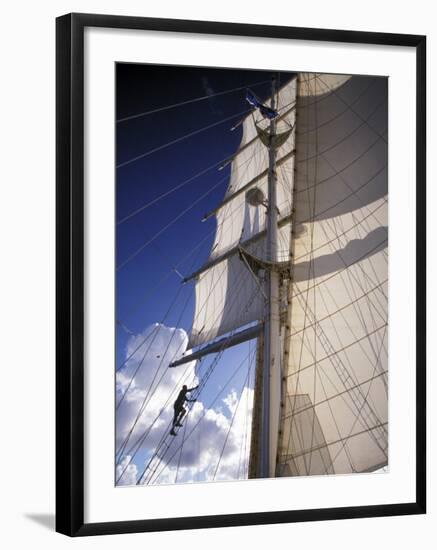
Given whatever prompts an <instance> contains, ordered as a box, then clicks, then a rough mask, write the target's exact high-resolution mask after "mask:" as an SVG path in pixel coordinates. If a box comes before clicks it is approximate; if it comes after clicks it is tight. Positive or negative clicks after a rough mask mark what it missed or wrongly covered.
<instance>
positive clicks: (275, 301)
mask: <svg viewBox="0 0 437 550" xmlns="http://www.w3.org/2000/svg"><path fill="white" fill-rule="evenodd" d="M275 96H276V78H273V79H272V94H271V101H270V107H271V109H272V110H275V108H276V99H275ZM275 134H276V120H275V118H272V119H271V121H270V127H269V140H268V151H269V167H268V191H267V192H268V196H267V205H268V206H267V235H266V240H267V260H268V262H267V267H266V270H265V293H266V297H267V300H266V306H265V317H264V357H263V368H262V372H263V373H262V405H261V410H262V421H261V426H260V428H261V434H260V438H259V441H260V445H259V459H258V476H257V477H261V478H266V477H275V473H276V452H277V445H278V430H279V410H280V396H281V391H280V390H281V373H280V315H279V273H278V270H277V269H276V268H275V264H276V263H277V261H278V208H277V197H276V187H277V176H276V147H275Z"/></svg>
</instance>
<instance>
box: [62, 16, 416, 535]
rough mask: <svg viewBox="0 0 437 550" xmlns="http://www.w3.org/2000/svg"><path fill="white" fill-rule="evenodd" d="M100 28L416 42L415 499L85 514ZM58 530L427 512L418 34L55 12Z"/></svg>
mask: <svg viewBox="0 0 437 550" xmlns="http://www.w3.org/2000/svg"><path fill="white" fill-rule="evenodd" d="M85 27H106V28H118V29H142V30H156V31H171V32H180V33H200V34H213V35H218V34H220V35H231V36H235V35H237V36H247V37H249V36H252V37H263V38H282V39H301V40H312V41H321V42H328V41H329V42H342V43H349V44H353V43H360V44H377V45H387V46H403V47H408V48H414V49H415V51H416V61H417V73H416V93H417V95H416V98H417V99H416V117H417V118H416V120H417V127H416V155H417V156H416V197H417V222H416V223H417V226H416V235H417V241H416V247H417V248H416V250H417V258H416V259H417V263H416V277H417V279H416V281H417V282H416V284H417V286H416V304H417V305H416V323H417V324H416V326H417V334H416V342H417V348H416V349H417V351H416V381H417V386H416V434H417V436H416V437H417V441H416V453H417V454H416V499H415V501H414V502H406V503H398V504H389V505H374V506H357V507H342V508H329V509H313V510H297V511H296V510H295V511H280V512H276V511H272V512H262V513H242V514H229V515H216V516H196V517H175V518H165V519H144V520H141V521H120V522H118V521H117V522H107V523H84V458H83V456H84V313H85V312H84V74H83V73H84V29H85ZM56 72H57V76H56V133H57V148H56V181H57V191H56V192H57V199H56V207H57V218H56V227H57V240H56V255H57V258H56V275H57V288H56V342H57V351H56V463H57V470H56V530H57V531H58V532H60V533H64V534H66V535H69V536H86V535H102V534H116V533H133V532H146V531H161V530H178V529H199V528H208V527H225V526H241V525H258V524H273V523H288V522H297V521H321V520H332V519H346V518H364V517H377V516H392V515H408V514H423V513H425V511H426V440H425V434H426V418H425V413H426V403H425V395H426V394H425V391H426V387H425V384H426V380H425V359H426V358H425V354H426V351H425V349H426V336H425V330H426V315H425V299H426V291H425V288H426V271H425V268H426V257H425V247H426V240H425V239H426V236H425V227H426V218H425V214H426V208H425V200H426V190H425V178H426V165H425V162H426V126H425V123H426V122H425V117H426V38H425V37H424V36H417V35H402V34H386V33H372V32H356V31H344V30H324V29H311V28H296V27H283V26H265V25H251V24H236V23H217V22H206V21H184V20H173V19H153V18H143V17H125V16H114V15H95V14H76V13H75V14H68V15H64V16H62V17H59V18H57V20H56Z"/></svg>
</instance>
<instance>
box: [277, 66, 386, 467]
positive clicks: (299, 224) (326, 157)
mask: <svg viewBox="0 0 437 550" xmlns="http://www.w3.org/2000/svg"><path fill="white" fill-rule="evenodd" d="M295 162H296V171H295V181H294V190H293V205H294V214H293V238H292V243H291V252H292V282H291V283H290V285H289V290H288V302H289V309H288V318H287V322H286V324H287V334H286V344H285V346H284V352H285V353H284V365H283V374H284V377H285V380H286V383H284V387H283V399H282V401H283V403H282V420H281V430H280V442H279V449H278V466H277V474H278V475H284V476H288V475H314V474H331V473H349V472H364V471H371V470H374V469H376V468H378V467H381V466H383V465H385V464H387V462H388V437H387V422H388V411H387V363H388V361H387V335H388V329H387V314H388V305H387V293H388V283H387V278H388V258H387V239H388V234H387V80H386V79H385V78H379V77H351V78H347V77H338V76H334V75H323V74H320V75H316V74H305V73H303V74H300V75H299V77H298V97H297V124H296V160H295Z"/></svg>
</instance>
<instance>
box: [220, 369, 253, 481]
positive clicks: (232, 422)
mask: <svg viewBox="0 0 437 550" xmlns="http://www.w3.org/2000/svg"><path fill="white" fill-rule="evenodd" d="M249 373H250V370H249V371H248V372H247V375H246V378H245V379H244V380H243V385H242V387H241V390H240V397H239V398H238V403H237V406H236V407H235V410H234V412H233V414H232V419H231V422H230V424H229V429H228V431H227V433H226V437H225V440H224V442H223V447H222V450H221V452H220V455H219V459H218V462H217V465H216V467H215V470H214V475H213V478H212V479H213V480H215V478H216V476H217V472H218V469H219V467H220V463H221V461H222V458H223V454H224V452H225V448H226V444H227V442H228V438H229V435H230V433H231V431H232V426H233V425H234V420H235V417H236V416H237V412H238V409H239V407H240V403H241V398H242V396H243V391H244V388H245V386H246V383H247V382H248V380H249Z"/></svg>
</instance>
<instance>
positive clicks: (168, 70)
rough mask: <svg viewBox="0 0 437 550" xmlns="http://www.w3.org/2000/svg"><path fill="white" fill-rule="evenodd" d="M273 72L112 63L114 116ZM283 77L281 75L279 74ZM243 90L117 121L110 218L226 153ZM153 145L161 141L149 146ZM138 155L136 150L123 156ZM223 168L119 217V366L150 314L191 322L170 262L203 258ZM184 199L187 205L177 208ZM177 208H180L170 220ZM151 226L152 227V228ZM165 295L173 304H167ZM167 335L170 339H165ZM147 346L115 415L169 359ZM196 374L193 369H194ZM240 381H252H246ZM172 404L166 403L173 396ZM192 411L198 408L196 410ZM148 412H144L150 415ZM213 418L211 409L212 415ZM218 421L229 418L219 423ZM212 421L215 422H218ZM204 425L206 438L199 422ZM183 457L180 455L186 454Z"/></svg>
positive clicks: (131, 367)
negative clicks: (113, 210)
mask: <svg viewBox="0 0 437 550" xmlns="http://www.w3.org/2000/svg"><path fill="white" fill-rule="evenodd" d="M270 78H271V74H270V73H266V72H261V71H243V70H224V69H203V68H193V67H168V66H152V65H136V64H118V65H117V94H116V96H117V105H116V119H117V120H120V119H123V118H125V117H129V116H131V115H135V114H138V113H143V112H147V111H150V110H154V109H159V108H161V107H165V106H168V105H172V104H175V103H180V102H183V101H186V100H190V99H192V98H198V97H202V96H210V95H212V94H216V93H218V92H221V91H226V90H231V89H234V88H239V87H245V86H247V85H251V86H252V87H253V89H254V91H255V92H256V93H257V94H258V95H259V96H260V97H266V96H267V95H268V91H269V88H270V83H269V79H270ZM283 78H286V76H285V75H283ZM260 82H264V83H263V84H260V85H256V86H253V84H254V83H260ZM244 97H245V89H242V90H240V91H236V92H234V93H229V94H224V95H220V96H218V97H211V98H208V99H206V100H204V101H200V102H195V103H191V104H187V105H184V106H180V107H176V108H173V109H166V110H162V111H159V112H157V113H155V114H149V115H147V116H142V117H138V118H133V119H130V120H126V121H120V122H118V123H116V128H117V133H116V135H117V143H116V158H117V166H118V168H116V171H117V180H116V181H117V184H116V185H117V187H116V219H117V221H118V222H120V220H123V219H124V218H125V217H126V216H129V215H130V214H131V213H132V212H134V211H135V210H136V209H138V208H140V207H142V206H143V205H146V204H148V203H149V202H151V201H155V200H156V199H157V198H159V197H160V196H161V195H163V194H165V193H166V192H168V191H170V190H171V189H173V188H174V187H176V186H178V185H179V184H181V183H183V182H184V181H185V180H187V179H189V178H191V177H192V176H194V175H195V174H197V173H198V172H201V171H203V170H205V169H207V168H208V167H210V166H212V165H214V164H216V163H217V162H218V161H220V160H221V159H224V158H226V157H227V156H229V155H231V154H232V153H233V152H234V151H235V150H236V149H237V147H238V144H239V141H240V139H241V128H238V129H237V130H235V131H233V132H231V131H230V128H231V127H232V126H233V124H235V123H236V122H238V121H239V120H241V118H242V117H243V115H242V114H241V113H242V112H243V111H246V110H247V109H248V104H247V102H246V101H245V99H244ZM233 115H235V116H233ZM229 117H232V118H231V119H230V120H228V121H226V122H224V123H223V124H218V125H216V126H214V127H212V128H210V129H208V130H206V131H203V132H200V133H198V134H196V135H193V136H191V137H188V138H187V139H182V140H180V141H178V142H177V143H174V144H171V145H169V146H165V145H166V144H167V143H169V142H171V141H173V140H175V139H178V138H180V137H183V136H185V135H186V134H189V133H191V132H194V131H197V130H198V129H200V128H203V127H206V126H209V125H212V124H214V123H216V122H219V121H221V120H223V119H227V118H229ZM163 146H164V147H163ZM155 149H159V150H156V151H154V150H155ZM152 151H154V152H152ZM142 155H144V156H142ZM139 156H142V158H139V159H137V160H134V161H132V162H130V161H131V160H132V159H136V158H137V157H139ZM125 163H126V164H125ZM228 177H229V167H228V168H226V169H224V170H222V171H219V170H217V169H216V168H214V169H212V170H209V171H208V172H207V173H205V174H203V175H202V176H201V177H198V178H196V179H194V180H193V181H191V182H190V183H188V184H187V185H184V186H183V187H182V188H181V189H179V190H178V191H176V192H173V193H171V194H169V195H168V196H166V197H165V198H164V199H162V200H157V201H156V202H155V203H154V204H153V205H151V206H150V207H148V208H146V209H144V210H143V211H142V212H140V213H139V214H138V215H136V216H133V217H131V218H130V219H128V220H126V221H124V222H123V223H118V224H117V229H116V265H117V270H116V275H117V277H116V278H117V282H116V315H117V321H118V322H117V323H116V325H115V330H116V345H117V351H116V367H117V368H120V366H121V365H123V363H124V361H125V360H126V357H127V356H128V355H130V353H131V352H132V351H133V350H134V349H135V348H133V347H132V345H133V342H134V341H135V342H137V344H138V343H139V344H140V343H141V342H142V340H141V339H139V338H140V336H139V335H142V338H143V339H144V335H145V334H147V331H148V330H150V327H151V326H152V325H154V324H155V323H161V322H163V320H164V325H165V326H166V327H177V328H182V329H184V330H185V331H186V332H189V329H190V327H191V322H192V318H193V309H194V292H193V290H194V287H193V283H188V284H186V285H183V286H182V287H181V279H180V277H179V275H178V274H177V273H176V272H175V271H174V267H175V266H176V265H177V269H178V271H179V272H180V273H181V274H182V275H187V274H189V273H190V272H191V271H193V270H194V269H196V268H197V267H199V266H200V265H202V263H203V262H204V261H205V260H206V259H207V258H208V254H209V251H210V247H211V243H212V240H213V237H214V229H215V220H214V219H213V218H210V219H209V220H207V221H206V222H202V221H201V219H202V216H203V214H205V213H206V212H208V211H209V210H211V209H212V208H214V207H215V206H216V205H217V204H218V203H219V202H220V201H221V199H222V198H223V195H224V193H225V190H226V186H227V183H228V181H227V180H228ZM213 187H215V188H214V189H213V191H211V193H209V194H208V195H207V196H206V197H205V198H204V199H202V200H201V201H199V202H198V203H197V204H194V205H193V203H194V202H195V201H197V200H198V199H199V197H200V196H201V195H203V194H204V193H205V192H207V191H208V190H210V189H212V188H213ZM186 209H187V210H188V211H187V213H186V214H184V215H182V216H181V213H182V212H183V211H184V210H186ZM178 216H181V217H180V218H179V219H177V220H176V221H175V218H177V217H178ZM167 226H168V228H166V227H167ZM158 233H159V236H157V237H156V238H155V235H157V234H158ZM147 243H149V244H147ZM199 243H200V245H199ZM195 247H198V248H197V249H196V252H195V253H194V254H191V255H190V256H189V258H187V259H184V258H186V256H187V255H188V254H189V253H190V252H191V251H192V250H193V249H194V248H195ZM139 250H140V251H139ZM137 251H139V252H138V253H137ZM130 258H132V259H131V260H130ZM175 297H176V299H175ZM173 302H174V303H173ZM172 303H173V306H172V307H171V308H170V305H171V304H172ZM169 308H170V310H169ZM167 312H168V313H167ZM166 313H167V314H166ZM162 331H163V335H164V336H165V337H164V340H163V342H164V341H165V342H166V345H169V346H170V348H171V349H173V346H174V339H173V340H171V334H173V333H171V331H170V332H168V331H166V329H165V328H163V329H162ZM167 337H168V338H170V340H166V339H165V338H167ZM162 345H164V343H163V344H162ZM252 346H253V344H252ZM136 347H138V345H137V346H136ZM143 349H144V350H145V347H143V348H140V350H139V351H138V352H137V353H136V354H135V356H134V357H133V358H132V360H131V361H130V362H129V363H128V364H127V365H125V366H124V367H123V368H122V371H123V372H122V375H123V376H124V378H123V384H124V386H123V388H124V391H126V388H127V386H126V383H127V382H126V380H128V379H129V376H130V378H132V376H133V374H134V373H135V372H136V368H137V367H138V365H139V363H138V361H139V360H140V359H141V355H140V354H141V353H143V354H144V352H143ZM128 350H130V351H128ZM163 351H164V350H163ZM248 351H249V344H243V345H240V346H237V347H235V348H233V349H230V350H228V351H227V352H226V353H225V354H224V356H223V358H222V360H221V361H220V363H219V364H218V366H217V368H216V369H215V371H214V373H213V375H212V376H211V378H210V379H209V380H208V383H207V385H206V386H205V389H204V391H203V392H202V397H201V405H200V404H199V407H200V406H202V407H204V409H205V410H206V409H207V408H208V407H209V405H210V404H211V403H212V402H213V401H214V399H215V398H216V397H217V395H218V393H219V392H220V391H221V389H222V387H223V385H224V383H225V382H226V380H228V379H229V378H230V376H232V374H234V372H235V369H236V368H237V367H238V365H240V364H241V363H242V362H243V363H244V361H245V358H246V357H247V355H248ZM147 353H149V355H147V357H146V359H145V361H144V363H143V364H142V366H141V367H140V371H143V372H138V374H137V379H136V380H134V382H133V384H132V385H131V386H130V387H129V391H128V394H129V392H130V395H128V394H127V397H126V404H125V403H122V404H121V405H120V417H121V416H123V415H125V416H126V418H125V423H126V425H127V424H129V422H131V421H132V418H131V417H130V416H129V415H127V414H126V411H124V413H123V407H126V410H127V409H128V408H129V407H131V406H132V409H133V408H134V406H133V404H132V403H134V401H135V398H134V396H135V391H137V393H138V396H139V397H138V399H140V401H139V402H136V401H135V403H136V406H138V404H139V403H140V402H141V395H140V394H141V391H140V390H141V389H142V390H145V386H147V384H150V381H151V379H150V377H149V375H150V373H153V372H155V371H156V370H157V369H161V370H160V372H161V371H162V372H163V369H165V368H166V365H165V364H164V362H165V361H163V358H162V357H161V352H160V351H159V349H158V350H155V351H154V352H153V353H154V355H151V352H147ZM158 356H159V357H158ZM157 359H159V360H158V361H157ZM166 360H167V359H166ZM213 360H214V357H209V358H208V359H207V360H206V361H204V362H203V363H202V369H207V366H208V364H210V363H211V361H213ZM246 362H247V361H246ZM248 365H249V363H248V362H247V365H246V366H245V367H244V368H241V369H240V371H239V372H238V373H237V375H235V377H234V379H233V380H232V385H231V386H230V387H228V388H227V389H226V392H227V393H223V396H222V398H223V399H225V400H226V399H228V403H229V399H231V397H229V396H230V395H236V396H237V398H238V397H240V394H241V391H242V387H243V386H244V385H245V379H246V376H247V369H248ZM179 369H182V367H180V368H179ZM146 370H147V372H145V371H146ZM174 370H175V371H176V370H177V369H174ZM181 372H182V371H181ZM195 374H196V373H195V372H194V371H193V373H192V376H193V377H194V376H195ZM197 374H199V373H197ZM128 375H129V376H128ZM141 376H142V378H141ZM169 376H170V378H169V386H168V390H170V387H171V384H172V383H176V378H174V377H173V373H171V374H169ZM140 383H141V384H142V387H141V388H140ZM246 385H247V387H250V385H251V382H249V383H248V384H246ZM119 389H120V388H119ZM232 392H234V394H232ZM129 399H131V401H130V404H129V403H128V401H129ZM223 399H222V400H221V401H220V400H219V401H218V404H217V403H216V404H215V405H214V411H215V412H216V413H217V414H218V413H221V414H223V417H224V418H225V419H227V420H228V421H229V420H230V419H231V416H232V411H233V409H232V407H229V406H227V404H226V403H227V402H226V401H223ZM199 401H200V400H199ZM196 406H197V405H196ZM241 408H242V407H241ZM246 409H247V407H246ZM169 412H170V413H171V412H172V406H171V405H170V407H169ZM197 413H198V414H200V412H199V411H197ZM197 413H196V414H197ZM165 414H167V411H166V413H165ZM208 414H209V413H208ZM211 414H212V413H211ZM246 414H247V411H246ZM193 416H195V411H193ZM146 417H147V411H145V413H144V417H143V418H142V419H141V422H143V423H144V426H143V429H146V424H147V422H146ZM150 418H151V417H150ZM150 418H149V419H148V420H147V421H149V422H150ZM219 420H220V419H219ZM219 420H217V419H216V421H217V422H219ZM220 421H221V422H222V424H223V423H224V422H225V421H224V420H223V419H221V420H220ZM123 426H124V425H123ZM199 426H200V425H199ZM214 426H216V427H217V426H218V424H217V423H216V424H214V422H213V423H212V427H211V430H213V429H214ZM222 428H226V426H225V425H224V424H223V426H222ZM217 429H218V431H219V428H217ZM225 431H226V430H225ZM138 433H139V432H138ZM202 433H203V435H202V437H203V438H204V439H205V440H206V439H207V435H206V432H205V431H203V432H202ZM223 433H224V432H223ZM198 438H200V428H199V435H198ZM152 439H153V438H152ZM199 445H200V443H199ZM229 446H231V444H229ZM152 447H153V445H152V444H149V445H148V444H147V443H146V444H145V445H144V448H142V449H141V451H140V452H139V453H138V455H137V456H136V458H135V464H136V465H137V467H138V468H141V465H142V463H143V462H144V460H145V459H146V457H147V454H148V453H149V452H150V450H151V448H152ZM192 454H193V453H192ZM181 460H182V462H183V457H182V458H181ZM192 460H194V455H193V457H192ZM191 473H192V472H191ZM187 475H189V474H187ZM197 479H199V480H201V479H202V477H201V476H199V475H197ZM187 480H188V478H187Z"/></svg>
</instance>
